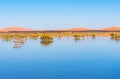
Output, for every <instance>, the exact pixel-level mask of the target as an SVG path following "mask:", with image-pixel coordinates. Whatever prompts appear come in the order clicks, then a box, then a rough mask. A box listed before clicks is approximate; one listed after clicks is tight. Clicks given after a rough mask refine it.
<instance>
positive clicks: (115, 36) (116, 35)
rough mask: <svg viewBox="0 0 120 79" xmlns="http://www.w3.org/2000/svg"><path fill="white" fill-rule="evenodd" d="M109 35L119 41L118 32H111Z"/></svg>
mask: <svg viewBox="0 0 120 79" xmlns="http://www.w3.org/2000/svg"><path fill="white" fill-rule="evenodd" d="M110 36H111V39H112V40H115V41H120V35H119V34H114V33H112V34H110Z"/></svg>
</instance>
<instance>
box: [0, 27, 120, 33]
mask: <svg viewBox="0 0 120 79" xmlns="http://www.w3.org/2000/svg"><path fill="white" fill-rule="evenodd" d="M53 30H55V31H89V30H96V29H90V28H83V27H80V28H69V29H62V28H60V29H53ZM97 30H106V31H120V27H115V26H114V27H109V28H101V29H97ZM9 31H36V30H33V29H30V28H22V27H7V28H2V29H0V32H9ZM38 31H39V30H38ZM40 31H43V30H40ZM46 31H48V30H46Z"/></svg>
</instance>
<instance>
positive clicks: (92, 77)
mask: <svg viewBox="0 0 120 79" xmlns="http://www.w3.org/2000/svg"><path fill="white" fill-rule="evenodd" d="M0 79H120V42H119V41H115V40H111V39H110V38H109V37H97V38H96V39H90V38H86V39H84V40H79V41H75V40H74V39H73V38H61V39H56V38H55V39H54V42H53V43H51V44H41V43H40V40H39V39H38V40H33V39H27V40H25V42H24V43H21V44H18V43H17V42H14V43H13V41H9V42H8V41H3V40H0Z"/></svg>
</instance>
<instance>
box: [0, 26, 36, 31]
mask: <svg viewBox="0 0 120 79" xmlns="http://www.w3.org/2000/svg"><path fill="white" fill-rule="evenodd" d="M9 31H34V30H33V29H29V28H22V27H7V28H3V29H0V32H9Z"/></svg>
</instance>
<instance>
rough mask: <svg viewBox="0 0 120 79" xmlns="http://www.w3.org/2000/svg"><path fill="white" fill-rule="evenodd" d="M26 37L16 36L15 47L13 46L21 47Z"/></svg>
mask: <svg viewBox="0 0 120 79" xmlns="http://www.w3.org/2000/svg"><path fill="white" fill-rule="evenodd" d="M24 42H25V39H24V38H16V39H14V41H13V43H14V47H13V48H21V47H22V45H23V44H24Z"/></svg>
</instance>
